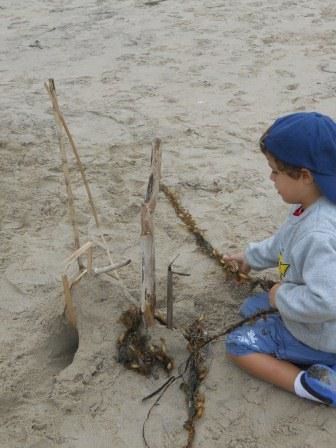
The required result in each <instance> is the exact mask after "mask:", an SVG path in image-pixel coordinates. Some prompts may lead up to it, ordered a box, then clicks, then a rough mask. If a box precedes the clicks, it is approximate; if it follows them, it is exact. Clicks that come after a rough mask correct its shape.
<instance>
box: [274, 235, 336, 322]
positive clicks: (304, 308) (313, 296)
mask: <svg viewBox="0 0 336 448" xmlns="http://www.w3.org/2000/svg"><path fill="white" fill-rule="evenodd" d="M292 252H293V254H294V255H293V261H294V264H296V265H297V266H298V267H299V268H301V270H302V278H303V282H302V284H295V283H290V282H286V281H285V282H284V283H282V284H281V286H280V287H279V288H278V290H277V293H276V305H277V308H278V310H279V312H280V314H281V315H282V316H283V317H284V318H288V319H291V320H294V321H297V322H304V323H319V322H323V321H327V320H334V319H335V318H336V238H335V235H331V234H328V233H322V232H313V233H311V234H309V235H307V236H305V237H304V238H302V239H301V240H300V241H299V242H298V243H297V244H296V245H295V246H294V247H293V251H292ZM295 254H296V255H295ZM295 257H296V258H297V260H295Z"/></svg>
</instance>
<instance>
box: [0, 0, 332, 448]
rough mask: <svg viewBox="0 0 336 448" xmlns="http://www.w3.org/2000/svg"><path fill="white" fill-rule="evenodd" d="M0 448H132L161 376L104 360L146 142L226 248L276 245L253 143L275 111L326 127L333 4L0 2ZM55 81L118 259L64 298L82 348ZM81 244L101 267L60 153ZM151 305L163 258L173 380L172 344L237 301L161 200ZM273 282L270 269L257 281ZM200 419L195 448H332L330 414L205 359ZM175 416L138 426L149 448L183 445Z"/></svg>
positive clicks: (112, 338)
mask: <svg viewBox="0 0 336 448" xmlns="http://www.w3.org/2000/svg"><path fill="white" fill-rule="evenodd" d="M0 23H1V26H0V40H1V45H0V73H1V78H0V89H1V90H0V91H1V101H0V123H1V124H0V151H1V161H0V169H1V176H0V210H1V212H0V219H1V227H0V248H1V250H0V269H1V271H0V272H1V276H0V313H1V322H2V324H1V328H0V345H1V351H0V379H1V392H0V447H1V448H52V447H62V448H93V447H95V448H107V447H114V448H126V447H127V448H142V447H144V446H145V445H144V441H143V438H142V427H143V423H144V421H145V419H146V415H147V412H148V409H149V407H150V405H151V404H152V402H144V403H143V402H142V401H141V400H142V398H143V397H144V396H145V395H147V394H149V393H150V392H152V391H153V390H155V389H156V388H157V387H159V386H160V385H161V384H162V383H163V382H164V381H165V380H166V378H167V377H166V375H165V374H164V373H163V372H158V373H157V374H156V375H153V376H150V377H148V378H147V377H143V376H140V375H138V374H137V373H135V372H133V371H129V370H126V369H125V368H124V367H123V366H122V365H120V364H118V363H117V361H116V341H117V338H118V336H119V335H120V333H121V332H122V331H123V326H122V325H121V324H120V322H119V321H118V319H119V316H120V314H121V312H122V311H124V310H125V309H127V308H128V307H129V306H130V303H132V301H133V302H135V303H140V285H141V282H140V272H141V251H140V216H139V213H140V207H141V204H142V202H143V200H144V194H145V192H146V186H147V181H148V175H149V170H150V155H151V142H152V140H153V138H155V137H159V138H160V139H161V142H162V181H163V182H164V183H165V184H166V185H167V186H169V187H170V188H172V189H173V190H174V191H175V192H176V193H178V195H179V197H180V199H181V202H182V204H183V205H184V206H185V207H186V208H187V209H188V210H189V211H190V212H191V213H192V215H193V216H194V218H195V219H196V220H197V223H198V224H199V226H200V228H201V229H202V230H203V231H204V234H205V236H206V238H207V239H208V241H210V242H211V244H212V245H213V246H214V247H216V248H217V249H218V250H219V251H220V252H222V253H230V252H234V251H237V250H239V249H241V248H243V247H244V246H245V245H246V243H247V242H248V241H251V240H259V239H263V238H265V237H267V236H269V235H271V234H272V232H274V230H275V229H277V227H278V226H279V224H280V223H281V221H282V219H283V218H284V217H285V216H286V213H287V206H286V205H285V204H283V203H282V202H281V199H280V197H279V196H278V195H277V193H276V191H275V190H274V189H273V186H272V183H271V181H270V180H269V169H268V167H267V163H266V161H265V159H264V156H263V155H262V154H261V152H260V150H259V148H258V139H259V137H260V135H261V133H262V132H263V131H264V130H265V129H266V128H267V126H269V125H270V124H271V123H272V122H273V120H274V119H275V118H276V117H278V116H279V115H282V114H285V113H290V112H294V111H313V110H316V111H320V112H322V113H325V114H328V115H330V116H332V117H334V118H335V117H336V113H335V89H336V57H335V40H336V31H335V23H336V6H333V4H332V2H330V1H327V0H318V1H317V0H296V1H281V2H279V1H275V0H267V1H266V0H260V1H252V0H235V1H234V0H225V1H224V0H208V1H207V2H206V1H204V0H199V1H191V0H185V1H184V2H180V1H177V0H157V1H154V0H153V1H147V0H123V1H120V0H119V1H117V0H111V1H107V0H95V1H94V0H84V1H79V0H69V1H67V2H64V1H60V2H55V1H52V0H45V1H42V0H31V1H30V2H25V1H23V0H16V1H15V2H14V1H10V0H3V1H2V2H1V5H0ZM50 78H52V79H54V80H55V84H56V89H57V93H58V99H59V104H60V108H61V110H62V112H63V114H64V117H65V119H66V122H67V124H68V126H69V128H70V131H71V134H72V136H73V138H74V140H75V142H76V145H77V147H78V151H79V154H80V158H81V161H82V163H83V165H84V167H85V173H86V176H87V179H88V182H89V185H90V187H91V190H92V195H93V197H94V201H95V204H96V207H97V211H98V215H99V219H100V222H101V227H100V229H101V231H102V233H103V236H104V238H105V240H106V242H107V245H108V248H109V251H110V253H111V256H112V258H113V260H114V261H115V262H119V261H122V260H125V259H128V258H130V259H131V260H132V262H131V263H130V264H129V265H128V266H125V267H124V268H122V269H120V270H119V271H118V278H117V277H116V276H106V275H105V276H103V275H102V276H98V277H95V278H90V279H88V278H83V279H82V280H81V281H80V282H79V283H78V284H77V285H76V287H75V288H74V289H75V291H74V300H75V302H76V303H77V304H79V305H78V316H77V317H78V337H77V334H76V332H74V331H73V330H71V328H70V327H69V326H68V324H67V322H66V320H65V319H64V315H63V311H64V296H63V287H62V274H63V273H64V269H65V260H66V258H67V257H69V256H70V255H71V254H72V253H73V251H74V238H73V231H72V227H71V223H70V219H69V212H68V204H67V195H66V189H65V182H64V177H63V172H62V164H61V156H60V151H59V144H58V138H57V128H56V125H55V120H54V116H53V113H52V107H51V102H50V99H49V97H48V94H47V92H46V90H45V88H44V83H45V82H47V81H48V79H50ZM67 154H68V156H69V167H70V176H71V182H72V184H71V185H72V190H73V194H74V198H75V207H76V219H77V222H78V225H79V230H80V241H81V244H84V243H86V242H87V241H92V242H93V244H94V265H95V266H106V265H107V264H108V263H109V259H108V257H107V255H106V252H105V250H104V249H103V248H102V244H101V235H100V233H99V232H98V230H97V228H96V226H95V222H94V219H93V217H92V214H91V212H90V207H89V204H88V201H87V196H86V192H85V189H84V187H83V182H82V180H81V177H80V174H79V171H78V169H77V165H76V161H75V159H74V157H73V155H72V153H71V149H70V147H69V146H67ZM154 221H155V238H156V281H157V307H158V309H159V310H161V311H162V312H164V311H165V303H166V282H167V266H168V263H169V262H170V261H171V260H172V259H173V257H175V256H176V255H178V254H179V257H178V259H177V260H176V267H177V270H179V271H181V272H184V273H188V274H190V276H175V277H174V295H175V307H174V318H175V320H174V323H175V326H176V329H174V330H168V329H166V328H165V327H163V326H160V325H159V324H157V325H156V326H155V328H154V329H153V330H152V331H153V337H157V338H161V337H162V338H164V339H165V341H166V344H167V349H168V351H169V353H170V354H171V355H172V356H173V358H174V360H175V364H176V366H178V365H180V364H181V363H183V361H185V359H186V358H187V356H188V351H187V349H186V341H185V339H184V338H183V336H182V329H183V328H184V327H185V326H186V325H188V324H189V323H191V322H192V321H193V320H194V319H196V318H197V317H199V316H200V315H202V314H203V315H204V316H205V319H206V325H207V328H208V331H209V334H214V333H218V332H220V331H221V330H222V329H223V328H225V327H226V326H227V325H229V324H231V323H233V322H235V321H236V320H237V319H238V315H237V312H238V308H239V305H240V303H241V301H242V300H243V298H244V295H245V294H246V293H247V291H246V288H244V287H235V286H234V285H232V284H231V283H230V282H226V281H225V277H224V275H223V271H222V269H221V268H220V267H219V266H218V265H217V264H216V263H215V262H214V260H213V259H211V258H209V257H208V256H207V255H206V254H205V253H204V252H202V251H201V250H200V249H199V247H198V246H197V244H196V242H195V238H194V237H193V235H192V234H190V233H189V232H188V230H187V229H186V227H185V226H184V225H183V223H182V222H181V221H180V220H179V219H178V218H177V217H176V215H175V213H174V210H173V209H172V207H171V205H170V204H169V202H168V200H167V198H166V197H165V195H164V194H163V193H162V192H160V194H159V198H158V203H157V207H156V210H155V214H154ZM267 275H268V276H270V278H273V277H274V276H275V273H274V272H272V271H271V272H269V273H267ZM202 389H203V392H204V395H205V400H206V401H205V413H204V416H203V417H202V419H200V420H199V421H198V422H197V425H196V437H195V440H194V444H193V447H194V448H201V447H202V448H203V447H204V448H205V447H206V448H224V447H225V448H272V447H274V448H280V447H281V448H292V447H294V446H296V447H298V448H315V447H319V448H330V446H332V444H333V443H334V438H335V437H334V436H335V433H336V431H335V424H334V420H333V419H334V418H335V415H336V414H335V410H332V409H330V408H327V407H325V406H323V405H317V404H315V403H311V402H308V401H305V400H302V399H299V398H297V397H295V396H294V395H290V394H289V393H286V392H284V391H281V390H278V389H276V388H275V387H273V386H271V385H268V384H264V383H262V382H260V381H258V380H256V379H253V378H251V377H249V376H247V375H246V374H245V373H243V372H241V371H239V370H238V369H237V368H236V367H235V366H233V365H231V364H230V363H229V362H228V361H227V360H226V358H225V348H224V344H223V341H218V342H216V343H214V344H213V345H212V347H211V350H210V351H209V373H208V376H207V378H206V379H205V381H204V383H203V386H202ZM185 420H186V404H185V399H184V396H183V394H182V392H181V390H180V389H179V387H178V385H173V386H171V387H170V388H169V390H168V391H167V393H166V394H165V395H164V398H163V399H162V400H161V401H160V404H159V406H157V407H156V408H155V409H154V410H153V412H152V414H151V417H150V419H149V420H148V421H147V423H146V438H147V442H148V445H149V446H150V448H179V447H181V448H182V447H184V446H185V444H186V439H187V433H186V431H185V429H184V428H183V422H184V421H185Z"/></svg>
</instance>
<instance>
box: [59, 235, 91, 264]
mask: <svg viewBox="0 0 336 448" xmlns="http://www.w3.org/2000/svg"><path fill="white" fill-rule="evenodd" d="M92 246H93V244H92V242H91V241H88V242H87V243H85V244H83V246H82V247H79V248H78V249H77V250H75V252H73V253H72V254H71V255H70V257H68V258H67V259H66V260H65V263H66V264H65V269H67V268H68V267H69V266H70V264H71V263H72V262H73V261H74V260H76V259H77V258H78V257H80V256H81V255H83V254H84V253H86V252H88V250H89V249H90V248H92Z"/></svg>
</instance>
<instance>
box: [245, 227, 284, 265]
mask: <svg viewBox="0 0 336 448" xmlns="http://www.w3.org/2000/svg"><path fill="white" fill-rule="evenodd" d="M279 252H280V237H279V232H277V233H275V234H274V235H273V236H271V237H270V238H267V239H265V240H263V241H259V242H257V243H249V244H248V246H247V248H246V250H245V259H246V261H247V263H248V264H249V265H250V266H251V268H252V269H255V270H257V271H260V270H262V269H267V268H273V267H275V266H277V265H278V256H279Z"/></svg>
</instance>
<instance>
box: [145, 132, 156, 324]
mask: <svg viewBox="0 0 336 448" xmlns="http://www.w3.org/2000/svg"><path fill="white" fill-rule="evenodd" d="M160 143H161V141H160V140H159V139H158V138H156V139H155V140H153V143H152V156H151V173H150V176H149V180H148V186H147V192H146V195H145V201H144V203H143V204H142V206H141V249H142V276H141V311H142V313H143V317H144V325H145V327H149V326H151V325H154V323H155V320H154V313H155V306H156V291H155V288H156V285H155V240H154V224H153V219H152V215H153V213H154V210H155V206H156V201H157V195H158V193H159V188H160V177H161V150H160Z"/></svg>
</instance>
